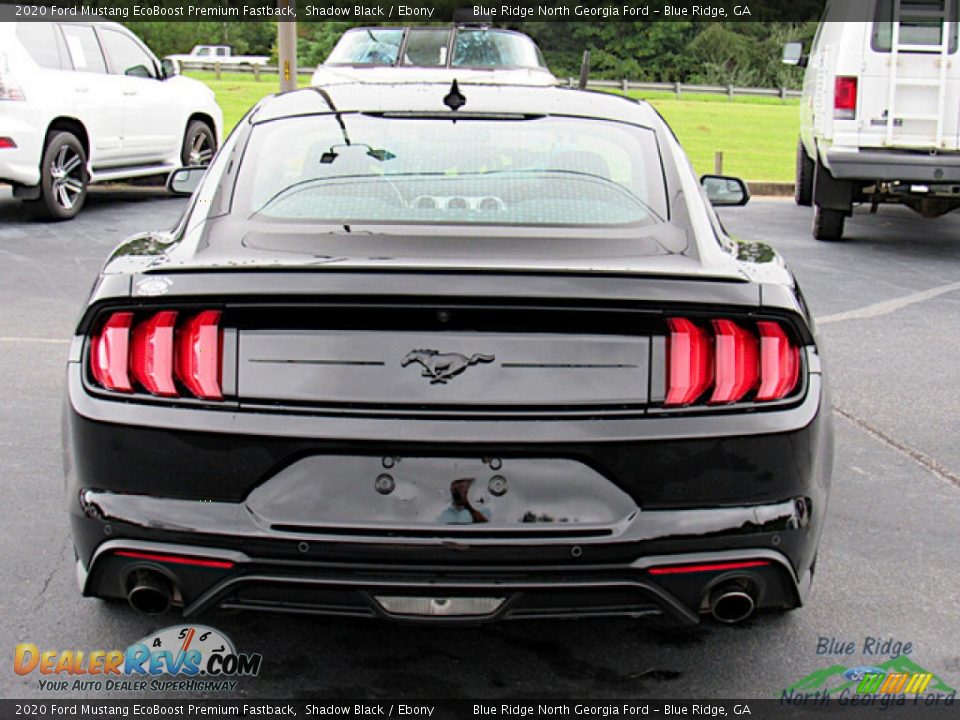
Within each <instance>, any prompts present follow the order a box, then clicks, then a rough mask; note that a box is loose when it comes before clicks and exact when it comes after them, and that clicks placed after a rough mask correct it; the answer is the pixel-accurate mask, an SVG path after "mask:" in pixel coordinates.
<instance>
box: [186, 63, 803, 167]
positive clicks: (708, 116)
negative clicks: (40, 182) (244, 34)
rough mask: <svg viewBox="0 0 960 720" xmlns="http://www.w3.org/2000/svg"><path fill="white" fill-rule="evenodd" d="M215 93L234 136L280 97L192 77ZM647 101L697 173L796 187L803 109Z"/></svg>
mask: <svg viewBox="0 0 960 720" xmlns="http://www.w3.org/2000/svg"><path fill="white" fill-rule="evenodd" d="M188 74H189V76H190V77H193V78H196V79H198V80H202V81H203V82H205V83H206V84H207V85H209V86H210V88H211V89H212V90H213V91H214V93H216V96H217V102H219V103H220V107H221V108H222V109H223V119H224V131H225V132H229V131H230V130H231V129H233V126H234V125H236V124H237V122H238V121H239V120H240V118H241V117H243V114H244V113H245V112H246V111H247V110H248V109H249V108H250V106H252V105H253V104H254V103H256V102H257V101H258V100H259V99H260V98H262V97H263V96H264V95H267V94H269V93H272V92H276V91H277V90H278V88H279V79H278V77H277V76H276V75H266V74H264V75H261V77H260V82H256V81H255V80H254V79H253V75H251V74H244V73H223V74H222V75H221V79H220V80H217V79H216V77H215V75H214V73H212V72H190V73H188ZM628 95H630V96H631V97H643V98H645V99H647V100H649V101H650V102H651V104H652V105H653V106H654V107H656V108H657V110H659V111H660V112H661V114H662V115H663V116H664V118H666V120H667V122H668V123H670V126H671V127H672V128H673V130H674V132H675V133H676V134H677V137H678V138H680V142H681V143H682V144H683V147H684V149H685V150H686V151H687V154H688V155H689V156H690V160H691V162H692V163H693V166H694V168H695V169H696V171H697V172H698V173H710V172H713V164H714V154H715V153H716V152H717V151H718V150H719V151H721V152H723V171H724V173H726V174H728V175H737V176H739V177H742V178H744V179H745V180H750V181H755V182H756V181H764V182H791V181H792V180H793V172H794V156H795V153H796V149H797V135H798V133H799V127H800V126H799V117H798V115H799V103H798V101H797V100H787V101H786V102H783V101H781V100H780V99H779V98H767V97H759V98H750V97H737V98H734V100H733V102H731V101H729V100H728V99H727V98H726V97H725V96H720V95H692V94H691V95H683V96H682V97H681V99H680V100H677V99H676V98H675V97H674V96H673V94H672V93H639V92H630V93H628Z"/></svg>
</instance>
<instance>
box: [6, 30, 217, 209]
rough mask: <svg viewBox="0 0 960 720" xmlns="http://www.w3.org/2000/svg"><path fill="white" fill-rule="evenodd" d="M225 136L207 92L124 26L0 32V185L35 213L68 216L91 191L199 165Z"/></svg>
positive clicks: (211, 96)
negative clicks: (10, 189) (113, 182)
mask: <svg viewBox="0 0 960 720" xmlns="http://www.w3.org/2000/svg"><path fill="white" fill-rule="evenodd" d="M222 127H223V114H222V113H221V111H220V107H219V106H218V105H217V103H216V100H215V99H214V96H213V92H212V91H211V90H210V89H209V88H207V87H206V86H205V85H204V84H203V83H200V82H197V81H196V80H191V79H190V78H185V77H179V76H174V75H172V74H171V72H170V71H169V68H167V69H164V66H163V65H161V63H160V62H159V61H158V60H157V58H156V56H155V55H154V54H153V53H152V52H150V49H149V48H147V46H146V45H144V44H143V43H142V42H141V41H140V40H139V38H137V36H136V35H134V34H133V33H131V32H130V31H129V30H127V29H126V28H124V27H122V26H121V25H118V24H116V23H111V22H69V23H50V22H25V23H0V183H9V184H11V185H13V188H14V195H16V197H19V198H21V199H23V200H26V201H27V202H30V203H32V204H34V205H35V206H36V208H37V209H38V210H39V211H40V212H41V214H44V215H46V216H48V217H50V218H53V219H58V220H67V219H69V218H72V217H74V216H75V215H76V214H77V213H78V212H79V211H80V209H81V208H82V207H83V203H84V200H85V198H86V193H87V185H89V184H90V183H96V182H104V181H108V180H123V179H128V178H135V177H143V176H147V175H156V174H161V173H169V172H170V171H172V170H175V169H177V168H179V167H181V166H184V165H205V164H207V163H209V162H210V160H211V159H212V158H213V155H214V153H215V152H216V150H217V147H219V144H220V138H221V132H222Z"/></svg>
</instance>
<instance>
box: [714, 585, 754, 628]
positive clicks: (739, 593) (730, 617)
mask: <svg viewBox="0 0 960 720" xmlns="http://www.w3.org/2000/svg"><path fill="white" fill-rule="evenodd" d="M755 609H756V602H755V601H754V599H753V596H752V595H751V594H750V593H749V592H747V591H746V590H744V589H742V588H741V587H739V586H733V587H731V586H725V587H721V588H718V589H717V590H714V591H713V593H711V595H710V613H711V614H712V615H713V617H714V618H715V619H716V620H719V621H720V622H722V623H727V624H733V623H738V622H741V621H743V620H746V619H747V618H748V617H750V616H751V615H753V611H754V610H755Z"/></svg>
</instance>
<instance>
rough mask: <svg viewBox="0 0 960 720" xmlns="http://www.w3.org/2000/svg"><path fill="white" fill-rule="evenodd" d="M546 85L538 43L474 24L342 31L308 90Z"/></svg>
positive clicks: (549, 79) (547, 76)
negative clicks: (407, 85)
mask: <svg viewBox="0 0 960 720" xmlns="http://www.w3.org/2000/svg"><path fill="white" fill-rule="evenodd" d="M452 80H457V81H458V82H460V83H463V84H490V85H532V86H543V87H546V86H551V85H556V84H557V79H556V78H555V77H554V76H553V74H552V73H551V72H550V71H549V70H548V69H547V64H546V62H545V61H544V59H543V54H542V53H541V52H540V48H538V47H537V44H536V43H535V42H534V41H533V40H532V39H530V38H529V37H528V36H527V35H524V34H523V33H519V32H515V31H513V30H501V29H496V28H491V27H488V26H487V25H483V24H475V23H456V24H454V25H453V26H450V27H438V26H424V27H359V28H352V29H350V30H347V31H346V32H345V33H344V34H343V35H342V36H341V38H340V40H339V41H338V42H337V44H336V46H335V47H334V48H333V50H332V51H331V52H330V56H329V57H328V58H327V59H326V60H325V61H324V63H323V64H322V65H319V66H318V67H317V69H316V71H315V72H314V73H313V78H312V79H311V81H310V84H311V85H313V86H326V85H340V84H344V83H357V82H369V83H374V84H376V83H412V84H415V83H425V82H426V83H429V82H443V81H446V82H451V81H452Z"/></svg>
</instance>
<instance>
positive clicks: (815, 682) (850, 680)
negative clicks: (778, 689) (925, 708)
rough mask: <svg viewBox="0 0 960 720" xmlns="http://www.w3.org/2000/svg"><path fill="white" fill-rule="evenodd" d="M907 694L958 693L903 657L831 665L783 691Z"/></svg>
mask: <svg viewBox="0 0 960 720" xmlns="http://www.w3.org/2000/svg"><path fill="white" fill-rule="evenodd" d="M844 690H846V691H847V692H849V693H852V694H871V695H872V694H906V695H916V694H919V693H934V692H937V693H945V694H949V693H952V692H955V690H954V688H952V687H951V686H950V685H949V684H947V682H946V681H944V680H943V679H942V678H940V677H939V676H938V675H936V674H934V673H932V672H930V671H929V670H926V669H924V668H922V667H921V666H920V665H918V664H917V663H915V662H914V661H913V660H911V659H910V658H909V657H907V656H905V655H900V656H897V657H895V658H890V659H889V660H887V661H886V662H882V663H878V664H876V665H870V666H859V667H847V666H845V665H831V666H830V667H826V668H823V669H822V670H816V671H814V672H812V673H810V674H809V675H807V676H806V677H804V678H801V679H800V680H797V682H795V683H794V684H793V685H790V686H789V687H787V688H786V689H785V690H784V691H783V692H784V694H785V695H793V694H799V693H816V692H819V693H820V694H821V695H822V694H826V693H829V694H830V695H839V694H840V693H842V692H843V691H844Z"/></svg>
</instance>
